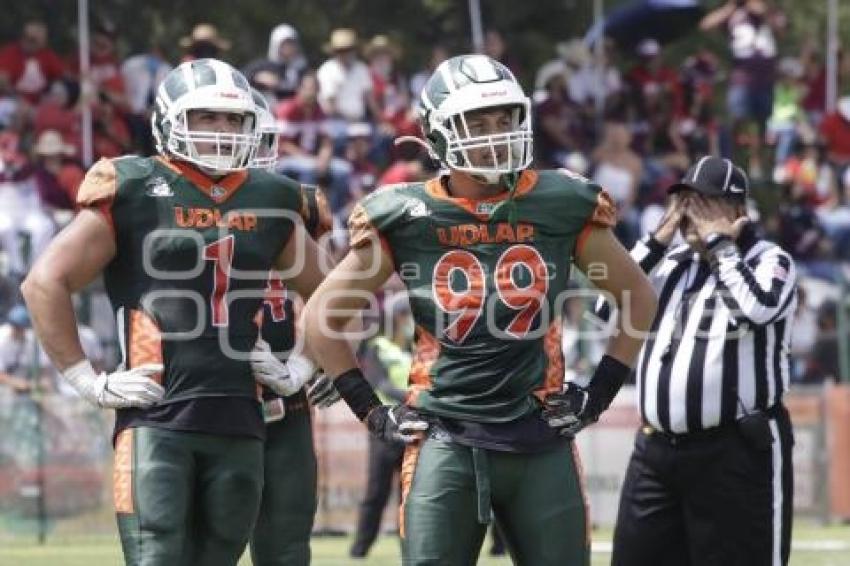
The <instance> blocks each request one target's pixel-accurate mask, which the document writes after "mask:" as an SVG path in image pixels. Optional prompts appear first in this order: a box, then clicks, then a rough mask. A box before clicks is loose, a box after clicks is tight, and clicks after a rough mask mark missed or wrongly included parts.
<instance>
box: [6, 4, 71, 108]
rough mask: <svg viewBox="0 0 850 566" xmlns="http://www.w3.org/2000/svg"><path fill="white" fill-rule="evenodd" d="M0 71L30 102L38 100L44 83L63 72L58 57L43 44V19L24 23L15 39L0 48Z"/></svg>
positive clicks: (63, 67) (44, 27)
mask: <svg viewBox="0 0 850 566" xmlns="http://www.w3.org/2000/svg"><path fill="white" fill-rule="evenodd" d="M0 74H2V75H5V76H6V79H7V80H8V81H9V82H10V84H12V86H14V88H15V90H16V91H17V92H18V94H20V95H21V96H22V97H23V98H24V99H25V100H26V101H27V102H29V103H30V104H35V103H36V102H38V99H39V97H40V96H41V94H42V93H43V92H44V91H45V90H46V89H47V87H48V85H49V84H50V83H51V82H53V81H54V80H55V79H58V78H60V77H61V76H63V75H64V74H65V66H64V65H63V63H62V60H61V59H60V58H59V56H58V55H57V54H56V53H54V52H53V50H51V49H50V48H49V47H48V46H47V26H46V25H45V24H44V22H39V21H31V22H28V23H26V24H25V25H24V30H23V33H22V34H21V38H20V39H19V40H18V41H15V42H13V43H9V44H7V45H5V46H3V47H2V48H0Z"/></svg>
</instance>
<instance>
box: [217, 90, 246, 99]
mask: <svg viewBox="0 0 850 566" xmlns="http://www.w3.org/2000/svg"><path fill="white" fill-rule="evenodd" d="M216 95H217V96H218V97H219V98H242V94H241V93H239V92H222V91H219V92H217V93H216Z"/></svg>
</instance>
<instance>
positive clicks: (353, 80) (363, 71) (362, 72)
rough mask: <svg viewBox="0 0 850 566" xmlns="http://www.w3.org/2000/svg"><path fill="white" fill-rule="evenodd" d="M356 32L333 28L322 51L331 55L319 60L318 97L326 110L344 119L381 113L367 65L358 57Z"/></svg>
mask: <svg viewBox="0 0 850 566" xmlns="http://www.w3.org/2000/svg"><path fill="white" fill-rule="evenodd" d="M358 43H359V42H358V39H357V32H355V31H354V30H353V29H349V28H339V29H335V30H333V32H332V33H331V37H330V40H329V41H328V43H327V44H326V45H325V51H327V52H328V53H330V55H331V57H330V58H329V59H328V60H327V61H325V62H324V63H322V65H321V66H320V67H319V70H318V72H317V77H318V79H319V101H320V102H321V104H322V108H323V109H324V111H325V114H326V115H327V116H328V117H331V118H339V119H342V120H345V121H346V122H358V121H362V120H365V119H367V112H370V113H371V114H372V117H373V118H374V119H379V118H380V117H381V109H380V107H379V105H378V101H377V100H376V98H375V92H374V88H373V83H372V76H371V74H370V73H369V67H368V66H367V65H366V63H364V62H363V61H361V60H360V59H359V58H358V57H357V46H358Z"/></svg>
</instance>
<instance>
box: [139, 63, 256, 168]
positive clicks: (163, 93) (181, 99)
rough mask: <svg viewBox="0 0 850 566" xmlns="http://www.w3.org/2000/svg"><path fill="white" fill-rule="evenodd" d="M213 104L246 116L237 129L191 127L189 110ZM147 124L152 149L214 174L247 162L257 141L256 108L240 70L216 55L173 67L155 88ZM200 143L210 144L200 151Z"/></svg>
mask: <svg viewBox="0 0 850 566" xmlns="http://www.w3.org/2000/svg"><path fill="white" fill-rule="evenodd" d="M192 110H212V111H217V112H230V113H235V114H241V115H243V116H244V120H243V125H242V131H241V132H239V133H223V132H210V131H202V130H194V129H192V128H190V127H189V119H188V115H189V112H190V111H192ZM151 128H152V130H153V137H154V140H155V141H156V149H157V151H158V152H159V153H161V154H163V155H171V156H173V157H175V158H177V159H179V160H182V161H188V162H190V163H193V164H195V165H197V166H199V167H201V168H202V169H204V170H206V171H209V172H211V173H215V174H224V173H228V172H230V171H238V170H240V169H245V168H246V167H248V166H249V162H250V159H251V157H252V156H253V155H255V153H256V150H257V146H258V145H259V143H260V132H259V127H258V120H257V110H256V105H255V103H254V99H253V97H252V95H251V87H250V86H249V85H248V81H247V80H246V79H245V77H244V76H242V73H240V72H239V71H237V70H236V69H234V68H233V67H231V66H230V65H228V64H227V63H225V62H223V61H219V60H217V59H196V60H194V61H187V62H185V63H181V64H180V65H179V66H177V67H175V68H174V69H173V70H172V71H171V72H170V73H168V75H166V77H165V79H164V80H163V81H162V84H161V85H159V88H158V89H157V92H156V100H155V104H154V111H153V115H152V116H151ZM199 147H201V148H212V149H207V150H205V151H203V152H202V151H199Z"/></svg>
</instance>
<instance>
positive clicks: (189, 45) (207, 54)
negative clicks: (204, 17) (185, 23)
mask: <svg viewBox="0 0 850 566" xmlns="http://www.w3.org/2000/svg"><path fill="white" fill-rule="evenodd" d="M180 47H182V48H183V49H185V50H186V55H184V57H183V61H192V60H193V59H205V58H211V59H218V58H221V52H222V51H228V50H229V49H230V41H229V40H227V39H224V38H223V37H221V36H220V35H219V34H218V29H217V28H216V27H215V26H214V25H212V24H198V25H196V26H195V27H194V28H192V33H191V34H190V35H188V36H185V37H183V38H181V39H180Z"/></svg>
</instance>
